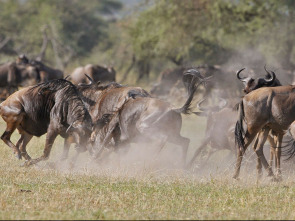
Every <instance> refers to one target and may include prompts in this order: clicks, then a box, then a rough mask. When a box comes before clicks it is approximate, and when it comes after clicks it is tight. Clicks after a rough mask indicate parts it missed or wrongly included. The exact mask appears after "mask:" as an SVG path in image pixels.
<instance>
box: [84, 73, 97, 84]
mask: <svg viewBox="0 0 295 221" xmlns="http://www.w3.org/2000/svg"><path fill="white" fill-rule="evenodd" d="M85 76H86V77H87V78H88V80H89V81H90V84H94V83H95V82H94V80H93V79H92V78H91V77H89V76H88V75H87V74H85Z"/></svg>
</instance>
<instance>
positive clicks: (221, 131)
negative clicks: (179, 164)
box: [187, 99, 237, 168]
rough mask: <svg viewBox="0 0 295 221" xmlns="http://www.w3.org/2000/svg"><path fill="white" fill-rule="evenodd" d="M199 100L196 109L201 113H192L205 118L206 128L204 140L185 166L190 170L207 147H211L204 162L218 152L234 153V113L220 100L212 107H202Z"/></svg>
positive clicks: (224, 101)
mask: <svg viewBox="0 0 295 221" xmlns="http://www.w3.org/2000/svg"><path fill="white" fill-rule="evenodd" d="M204 100H205V99H203V100H201V101H200V102H199V103H198V105H197V107H198V109H199V110H200V111H202V112H193V113H194V114H196V115H198V116H205V117H207V126H206V132H205V138H204V139H203V140H202V143H201V145H200V146H199V147H198V148H197V150H196V151H195V153H194V155H193V157H192V159H191V160H190V162H189V163H188V165H187V168H191V166H192V165H193V163H194V161H195V160H196V158H197V157H198V155H199V154H200V153H201V152H202V151H204V150H205V148H207V147H208V145H209V146H210V147H211V148H210V150H209V153H208V156H207V159H206V161H207V160H208V159H209V157H210V156H211V155H212V154H213V153H215V152H216V151H218V150H224V149H228V150H230V151H234V147H235V145H234V125H235V122H236V121H237V119H236V118H235V116H236V115H237V114H236V111H235V110H233V108H230V107H226V105H227V102H226V100H224V99H222V101H221V102H219V104H218V105H216V106H212V107H203V106H202V103H203V101H204Z"/></svg>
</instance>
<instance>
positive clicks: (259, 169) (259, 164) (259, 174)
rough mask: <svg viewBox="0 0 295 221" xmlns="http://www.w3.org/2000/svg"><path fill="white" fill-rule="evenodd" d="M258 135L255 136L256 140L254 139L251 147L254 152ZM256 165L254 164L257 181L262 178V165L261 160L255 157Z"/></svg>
mask: <svg viewBox="0 0 295 221" xmlns="http://www.w3.org/2000/svg"><path fill="white" fill-rule="evenodd" d="M260 133H261V132H259V133H258V134H257V135H256V138H255V141H254V144H253V146H252V148H253V150H254V151H256V149H257V145H258V141H259V136H260ZM256 159H257V164H256V169H257V175H258V179H260V178H261V177H262V163H261V159H260V157H257V158H256Z"/></svg>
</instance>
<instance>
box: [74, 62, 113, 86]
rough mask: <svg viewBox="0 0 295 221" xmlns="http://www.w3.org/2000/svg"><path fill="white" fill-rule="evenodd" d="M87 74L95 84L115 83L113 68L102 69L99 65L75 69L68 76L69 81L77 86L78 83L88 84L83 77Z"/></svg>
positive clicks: (86, 79)
mask: <svg viewBox="0 0 295 221" xmlns="http://www.w3.org/2000/svg"><path fill="white" fill-rule="evenodd" d="M85 74H87V75H88V76H89V77H90V78H92V79H93V80H94V81H95V82H97V81H100V82H115V81H116V71H115V69H114V68H113V67H102V66H100V65H93V64H87V65H86V66H84V67H78V68H76V69H75V70H74V71H73V72H72V73H71V75H70V78H69V80H70V81H71V82H72V83H73V84H76V85H78V84H79V83H90V81H89V79H88V78H87V77H86V76H85Z"/></svg>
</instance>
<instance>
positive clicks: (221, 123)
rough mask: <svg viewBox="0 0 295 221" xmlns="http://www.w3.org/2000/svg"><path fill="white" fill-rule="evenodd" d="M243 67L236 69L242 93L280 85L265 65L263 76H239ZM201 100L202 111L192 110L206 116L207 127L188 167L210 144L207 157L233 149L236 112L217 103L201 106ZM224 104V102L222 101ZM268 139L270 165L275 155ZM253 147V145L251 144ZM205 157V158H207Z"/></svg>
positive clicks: (271, 140)
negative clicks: (241, 84) (210, 105)
mask: <svg viewBox="0 0 295 221" xmlns="http://www.w3.org/2000/svg"><path fill="white" fill-rule="evenodd" d="M244 69H245V68H242V69H241V70H239V71H237V73H236V76H237V78H238V79H239V80H241V81H242V82H243V83H244V86H245V88H244V89H243V91H244V93H246V94H247V93H250V92H251V91H253V90H256V89H258V88H260V87H276V86H280V85H281V84H280V82H279V80H278V79H277V78H276V75H275V73H274V72H269V71H268V70H267V69H266V67H264V69H265V71H266V73H267V74H266V76H265V77H264V78H257V79H253V78H251V77H241V76H240V74H241V72H242V71H243V70H244ZM202 102H203V100H202V101H201V102H200V103H198V108H199V110H200V111H202V112H194V113H195V114H197V115H199V116H206V117H207V128H206V133H205V138H204V140H203V141H202V144H201V145H200V147H199V148H198V149H197V150H196V151H195V153H194V155H193V157H192V159H191V161H190V163H189V164H188V168H190V167H191V166H192V164H193V163H194V161H195V159H196V158H197V157H198V155H199V154H200V153H201V152H202V151H203V150H204V149H205V148H206V147H207V145H210V146H211V147H212V148H213V150H212V149H210V151H211V152H209V155H208V157H210V154H212V153H213V151H217V150H220V149H229V150H234V149H235V148H234V146H235V144H234V127H235V123H236V121H237V119H236V118H237V117H235V116H236V115H237V114H236V112H235V110H233V108H223V107H222V105H221V106H220V105H218V106H216V107H202V106H201V104H202ZM224 104H225V102H224ZM268 141H269V143H270V145H271V158H270V165H272V161H273V157H274V156H275V151H274V150H275V141H274V139H273V138H272V136H271V135H270V136H268ZM257 142H258V137H257V141H256V142H255V144H256V143H257ZM253 148H254V149H255V145H254V146H253ZM208 157H207V159H208ZM257 168H261V163H260V161H259V160H258V165H257Z"/></svg>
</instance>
